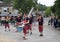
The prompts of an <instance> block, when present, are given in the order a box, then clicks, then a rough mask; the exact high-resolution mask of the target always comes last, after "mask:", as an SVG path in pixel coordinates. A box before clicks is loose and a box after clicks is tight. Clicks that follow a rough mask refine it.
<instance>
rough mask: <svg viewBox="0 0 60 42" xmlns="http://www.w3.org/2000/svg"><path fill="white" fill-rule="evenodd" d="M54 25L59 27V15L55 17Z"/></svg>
mask: <svg viewBox="0 0 60 42" xmlns="http://www.w3.org/2000/svg"><path fill="white" fill-rule="evenodd" d="M54 27H55V28H57V27H58V18H57V17H55V18H54Z"/></svg>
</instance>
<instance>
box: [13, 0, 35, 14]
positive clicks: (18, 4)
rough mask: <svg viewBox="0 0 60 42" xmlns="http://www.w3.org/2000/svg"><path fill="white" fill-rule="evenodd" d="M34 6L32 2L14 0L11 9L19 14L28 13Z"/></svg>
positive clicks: (30, 0) (28, 0)
mask: <svg viewBox="0 0 60 42" xmlns="http://www.w3.org/2000/svg"><path fill="white" fill-rule="evenodd" d="M35 4H36V3H35V2H34V1H33V0H14V3H13V7H14V9H17V10H19V12H22V13H28V12H29V11H30V9H31V8H32V7H33V6H35Z"/></svg>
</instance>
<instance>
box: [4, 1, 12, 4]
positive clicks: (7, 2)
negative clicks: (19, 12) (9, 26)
mask: <svg viewBox="0 0 60 42" xmlns="http://www.w3.org/2000/svg"><path fill="white" fill-rule="evenodd" d="M3 2H4V3H5V4H9V3H11V2H12V0H3Z"/></svg>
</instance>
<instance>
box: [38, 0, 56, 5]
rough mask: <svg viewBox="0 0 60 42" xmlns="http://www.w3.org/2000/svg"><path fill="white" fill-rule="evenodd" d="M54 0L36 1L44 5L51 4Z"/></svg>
mask: <svg viewBox="0 0 60 42" xmlns="http://www.w3.org/2000/svg"><path fill="white" fill-rule="evenodd" d="M54 2H55V0H38V3H40V4H43V5H46V6H53V5H54Z"/></svg>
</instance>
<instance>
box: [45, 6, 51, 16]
mask: <svg viewBox="0 0 60 42" xmlns="http://www.w3.org/2000/svg"><path fill="white" fill-rule="evenodd" d="M50 15H51V9H50V8H49V7H48V8H47V9H46V10H45V16H47V17H48V16H50Z"/></svg>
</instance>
